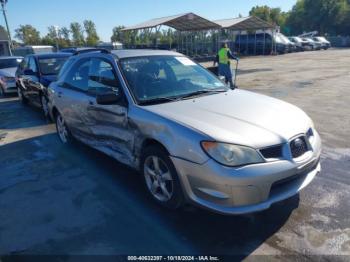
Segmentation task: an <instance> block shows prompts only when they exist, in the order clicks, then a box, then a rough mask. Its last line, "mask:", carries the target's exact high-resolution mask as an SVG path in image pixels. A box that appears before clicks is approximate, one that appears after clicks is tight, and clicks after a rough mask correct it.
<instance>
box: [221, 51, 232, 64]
mask: <svg viewBox="0 0 350 262" xmlns="http://www.w3.org/2000/svg"><path fill="white" fill-rule="evenodd" d="M228 51H229V49H228V48H221V49H220V51H219V63H220V64H225V65H227V64H228V63H229V61H230V60H229V58H228V54H227V53H228Z"/></svg>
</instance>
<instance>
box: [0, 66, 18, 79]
mask: <svg viewBox="0 0 350 262" xmlns="http://www.w3.org/2000/svg"><path fill="white" fill-rule="evenodd" d="M16 71H17V67H9V68H4V69H0V76H6V77H15V75H16Z"/></svg>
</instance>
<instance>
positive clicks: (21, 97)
mask: <svg viewBox="0 0 350 262" xmlns="http://www.w3.org/2000/svg"><path fill="white" fill-rule="evenodd" d="M17 94H18V98H19V101H20V102H21V103H22V104H24V105H25V104H27V103H28V100H27V98H25V96H24V95H23V92H22V90H21V88H19V87H17Z"/></svg>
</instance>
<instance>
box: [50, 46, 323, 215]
mask: <svg viewBox="0 0 350 262" xmlns="http://www.w3.org/2000/svg"><path fill="white" fill-rule="evenodd" d="M49 98H50V99H49V101H50V102H49V109H50V115H51V116H52V118H53V119H55V122H56V129H57V134H58V138H59V139H60V141H61V142H62V143H63V144H69V143H70V142H72V141H73V139H74V138H76V139H78V140H79V141H81V142H83V143H86V144H87V145H89V146H91V147H93V148H95V149H97V150H99V151H101V152H104V153H106V154H107V155H109V156H111V157H113V158H115V159H117V160H118V161H120V162H121V163H124V164H126V165H128V166H130V167H132V168H134V169H136V170H138V171H139V172H140V173H141V174H142V176H143V177H144V182H145V186H146V188H147V190H148V192H149V195H150V196H151V197H152V198H153V199H154V200H155V201H157V202H158V203H159V204H161V205H163V206H165V207H168V208H173V209H175V208H179V207H181V206H182V205H183V204H185V203H186V202H187V203H193V204H196V205H199V206H201V207H204V208H207V209H209V210H212V211H216V212H218V213H223V214H243V213H252V212H257V211H261V210H264V209H267V208H269V207H270V206H271V205H272V204H274V203H276V202H279V201H282V200H284V199H286V198H289V197H292V196H293V195H295V194H297V193H298V192H299V191H300V190H302V189H303V188H304V187H306V186H307V185H308V184H310V183H311V181H312V180H313V179H314V178H315V177H316V176H317V174H318V173H319V172H320V170H321V165H320V155H321V139H320V137H319V135H318V133H317V131H316V130H315V128H314V124H313V122H312V120H311V119H310V118H309V117H308V116H307V115H306V114H305V113H304V112H303V111H302V110H301V109H299V108H297V107H295V106H293V105H291V104H288V103H286V102H283V101H280V100H277V99H274V98H272V97H267V96H263V95H260V94H257V93H253V92H249V91H246V90H240V89H235V90H231V89H229V88H228V87H227V86H226V85H225V84H224V83H222V82H221V81H220V79H218V78H217V77H216V76H215V75H213V74H212V73H210V72H208V71H207V70H206V69H204V68H203V67H202V66H200V65H199V64H196V63H195V62H194V61H192V60H191V59H189V58H188V57H186V56H184V55H183V54H180V53H176V52H170V51H162V50H114V51H112V52H108V51H106V50H99V51H98V52H97V51H94V52H90V53H88V52H84V53H81V54H75V55H74V56H72V57H71V58H70V59H69V60H68V61H67V62H66V64H65V66H64V68H63V69H62V71H61V73H60V75H59V78H58V80H57V81H56V82H53V83H52V84H51V85H50V87H49ZM75 186H79V185H75Z"/></svg>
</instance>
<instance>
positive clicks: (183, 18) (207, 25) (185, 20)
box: [123, 13, 221, 31]
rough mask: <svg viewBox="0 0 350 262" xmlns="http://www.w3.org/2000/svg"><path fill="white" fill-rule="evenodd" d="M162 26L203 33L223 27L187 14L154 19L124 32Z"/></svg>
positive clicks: (128, 28)
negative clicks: (203, 31)
mask: <svg viewBox="0 0 350 262" xmlns="http://www.w3.org/2000/svg"><path fill="white" fill-rule="evenodd" d="M162 25H165V26H169V27H172V28H174V29H176V30H178V31H202V30H210V29H219V28H221V26H220V25H219V24H217V23H215V22H212V21H210V20H207V19H205V18H203V17H201V16H198V15H196V14H194V13H186V14H180V15H174V16H167V17H162V18H156V19H152V20H149V21H146V22H143V23H141V24H138V25H135V26H130V27H127V28H124V29H123V31H130V30H141V29H148V28H154V27H157V26H162Z"/></svg>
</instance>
